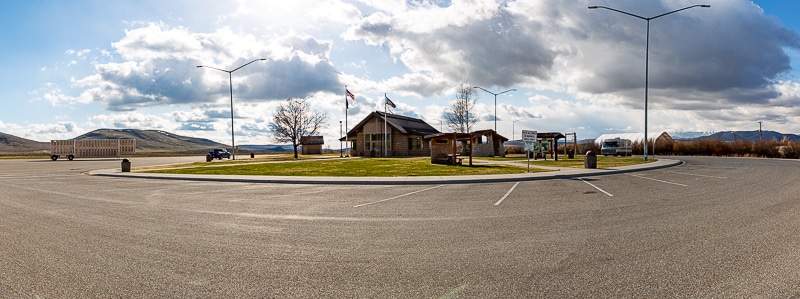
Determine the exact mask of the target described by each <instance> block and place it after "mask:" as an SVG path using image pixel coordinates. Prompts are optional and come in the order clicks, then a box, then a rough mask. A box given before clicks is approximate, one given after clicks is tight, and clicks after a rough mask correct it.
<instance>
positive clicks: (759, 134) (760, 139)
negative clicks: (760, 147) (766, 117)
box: [758, 122, 764, 141]
mask: <svg viewBox="0 0 800 299" xmlns="http://www.w3.org/2000/svg"><path fill="white" fill-rule="evenodd" d="M758 140H759V141H762V140H764V133H763V132H762V131H761V122H758Z"/></svg>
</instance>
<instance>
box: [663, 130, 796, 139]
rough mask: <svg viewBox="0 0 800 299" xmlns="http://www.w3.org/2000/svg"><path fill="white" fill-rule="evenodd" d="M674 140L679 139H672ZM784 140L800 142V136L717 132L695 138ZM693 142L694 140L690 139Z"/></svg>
mask: <svg viewBox="0 0 800 299" xmlns="http://www.w3.org/2000/svg"><path fill="white" fill-rule="evenodd" d="M672 138H673V139H677V138H675V137H672ZM784 138H786V139H788V140H792V141H800V135H797V134H783V133H778V132H775V131H762V132H760V133H759V131H727V132H717V133H714V134H711V135H708V136H702V137H697V138H693V139H695V140H707V139H716V140H722V141H735V140H750V141H756V140H759V139H763V140H773V139H774V140H778V141H781V140H783V139H784ZM689 140H692V139H689Z"/></svg>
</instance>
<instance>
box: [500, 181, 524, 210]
mask: <svg viewBox="0 0 800 299" xmlns="http://www.w3.org/2000/svg"><path fill="white" fill-rule="evenodd" d="M517 185H519V182H516V183H514V186H511V189H508V192H506V195H503V198H500V200H498V201H497V202H496V203H494V205H496V206H499V205H500V204H501V203H503V201H504V200H506V197H508V195H509V194H511V192H512V191H514V189H515V188H517Z"/></svg>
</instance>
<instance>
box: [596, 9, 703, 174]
mask: <svg viewBox="0 0 800 299" xmlns="http://www.w3.org/2000/svg"><path fill="white" fill-rule="evenodd" d="M693 7H711V5H707V4H698V5H692V6H687V7H684V8H681V9H676V10H673V11H670V12H667V13H663V14H660V15H657V16H655V17H650V18H646V17H643V16H640V15H635V14H632V13H629V12H626V11H621V10H619V9H614V8H610V7H606V6H589V9H598V8H602V9H608V10H611V11H616V12H618V13H621V14H626V15H629V16H631V17H634V18H639V19H642V20H645V21H647V43H646V46H645V56H644V160H645V161H647V143H648V140H647V91H648V84H649V82H648V81H649V73H650V72H649V71H650V20H653V19H657V18H660V17H663V16H666V15H668V14H673V13H676V12H679V11H682V10H687V9H690V8H693ZM653 155H655V141H653Z"/></svg>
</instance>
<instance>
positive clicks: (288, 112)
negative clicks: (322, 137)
mask: <svg viewBox="0 0 800 299" xmlns="http://www.w3.org/2000/svg"><path fill="white" fill-rule="evenodd" d="M272 118H273V122H271V123H269V129H270V130H271V131H272V133H273V134H275V141H277V142H291V143H292V147H293V148H294V158H295V159H297V146H298V145H299V142H300V138H302V137H303V136H313V135H316V134H317V133H319V130H320V129H322V128H325V127H326V124H325V121H326V120H327V119H328V114H327V113H319V112H311V111H310V109H309V107H308V104H307V103H306V99H302V100H297V99H292V98H289V99H288V100H286V103H283V104H280V105H279V106H278V108H276V109H275V114H274V115H273V116H272Z"/></svg>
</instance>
